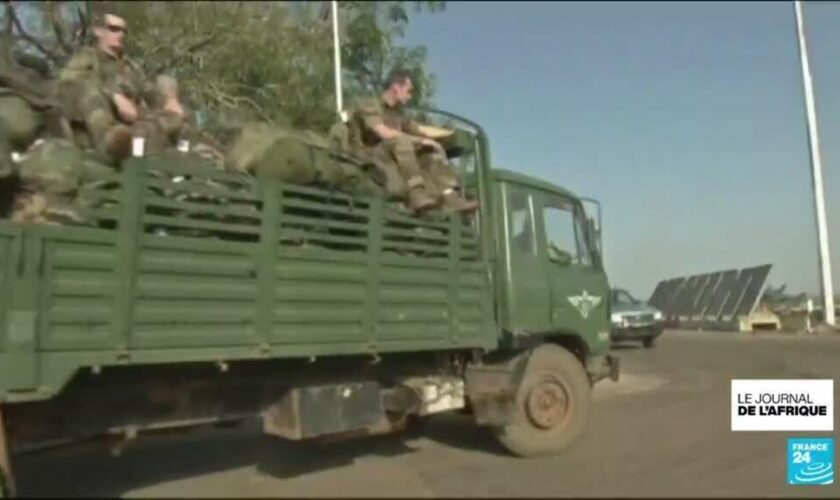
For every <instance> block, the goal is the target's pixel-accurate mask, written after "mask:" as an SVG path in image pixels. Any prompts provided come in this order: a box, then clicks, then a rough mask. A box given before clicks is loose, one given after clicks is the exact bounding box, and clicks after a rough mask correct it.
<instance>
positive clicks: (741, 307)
mask: <svg viewBox="0 0 840 500" xmlns="http://www.w3.org/2000/svg"><path fill="white" fill-rule="evenodd" d="M771 267H772V265H771V264H765V265H763V266H758V267H752V268H748V269H744V270H743V271H741V272H742V273H747V274H748V275H749V276H750V281H749V283H748V284H747V286H746V288H745V290H744V296H743V297H742V298H741V302H740V304H738V309H737V310H736V311H735V314H736V315H737V316H744V315H747V314H752V312H753V309H755V306H756V305H757V304H758V300H759V299H760V298H761V293H762V292H763V291H764V284H765V283H766V282H767V276H768V275H769V274H770V268H771Z"/></svg>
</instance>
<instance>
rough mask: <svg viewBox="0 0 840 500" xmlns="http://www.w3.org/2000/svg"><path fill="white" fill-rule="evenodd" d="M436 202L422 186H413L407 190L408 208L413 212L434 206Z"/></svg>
mask: <svg viewBox="0 0 840 500" xmlns="http://www.w3.org/2000/svg"><path fill="white" fill-rule="evenodd" d="M436 206H437V203H436V202H435V200H434V198H432V197H431V196H429V195H428V193H426V190H425V188H423V187H422V186H418V187H414V188H412V189H411V190H409V192H408V208H410V209H411V210H413V211H415V212H423V211H425V210H430V209H432V208H435V207H436Z"/></svg>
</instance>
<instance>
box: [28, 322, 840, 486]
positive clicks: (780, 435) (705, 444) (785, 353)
mask: <svg viewBox="0 0 840 500" xmlns="http://www.w3.org/2000/svg"><path fill="white" fill-rule="evenodd" d="M615 352H616V354H618V355H619V356H620V357H621V359H622V378H621V380H620V381H619V382H617V383H614V382H610V381H606V382H602V383H600V384H598V386H596V390H595V393H594V394H595V395H594V398H595V404H594V408H593V415H592V419H591V422H590V425H589V427H588V430H587V432H586V434H585V436H584V437H583V438H582V439H581V440H580V441H579V442H578V443H577V444H576V445H575V446H574V448H573V449H571V450H570V451H569V452H568V453H566V454H564V455H561V456H557V457H550V458H542V459H532V460H525V459H519V458H515V457H512V456H510V455H508V454H507V453H506V452H505V451H504V450H503V449H502V448H501V447H500V446H499V445H497V444H496V443H495V442H494V440H493V439H492V437H490V436H489V434H488V433H487V431H485V430H483V429H481V428H478V427H476V426H474V425H473V424H472V423H471V421H470V420H469V417H466V416H463V415H440V416H437V417H434V418H433V419H432V420H431V421H430V422H429V424H428V427H427V429H426V433H425V435H424V437H421V438H414V439H409V438H406V437H399V436H384V437H376V438H368V439H364V440H360V441H358V440H357V441H350V442H343V443H332V444H324V445H317V446H315V445H300V444H298V443H288V442H284V441H280V440H276V439H271V438H267V437H263V436H262V435H261V434H260V431H259V428H258V426H257V425H244V426H241V427H237V428H232V429H213V430H208V431H196V432H193V433H190V434H186V435H179V436H168V437H150V438H146V439H141V440H139V441H138V442H137V444H134V445H132V446H130V447H128V448H127V449H126V450H125V451H124V452H123V454H122V455H121V456H120V457H118V458H114V457H112V456H111V455H110V453H109V452H108V451H107V450H105V449H102V448H100V449H81V450H76V449H70V450H56V451H50V452H46V453H43V454H40V455H31V456H22V457H19V458H18V460H17V462H16V465H17V469H18V478H19V483H20V484H19V486H20V489H21V494H22V495H24V496H29V495H38V496H52V497H57V496H94V497H102V496H127V497H138V496H139V497H209V496H212V497H275V496H280V497H288V496H306V497H315V496H317V497H320V496H329V497H338V496H354V497H371V496H413V497H418V496H422V497H435V496H446V497H452V496H470V497H473V496H494V497H496V496H505V497H508V496H509V497H521V496H529V497H534V496H554V497H556V496H574V497H582V496H589V497H592V496H599V497H604V496H609V497H616V496H618V497H649V496H677V497H687V496H690V497H698V496H703V497H708V496H725V497H736V496H737V497H782V496H785V497H791V496H826V497H835V498H836V497H838V495H840V486H838V483H836V482H835V484H834V485H830V486H788V485H786V481H785V479H786V450H785V447H786V440H787V438H788V437H795V436H800V437H805V436H808V437H830V436H834V435H835V434H836V433H806V434H803V433H786V432H731V431H730V430H729V429H730V421H729V418H730V417H729V397H730V392H729V391H730V389H729V387H730V386H729V381H730V380H731V379H732V378H833V379H840V376H838V375H840V336H834V337H799V338H796V337H792V336H781V335H776V334H772V335H771V334H764V335H754V336H750V335H746V334H734V333H710V332H671V331H669V332H666V333H665V334H664V335H663V336H662V337H660V339H659V342H658V344H657V345H656V346H655V347H654V348H653V349H642V348H641V347H639V346H637V345H636V344H632V343H628V344H624V345H619V346H616V348H615ZM837 392H838V388H837V384H836V383H835V400H838V398H837V396H836V394H837ZM836 419H837V416H836V415H835V420H836ZM835 429H840V426H838V425H837V423H835ZM835 453H836V452H835Z"/></svg>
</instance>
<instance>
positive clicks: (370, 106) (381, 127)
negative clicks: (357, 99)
mask: <svg viewBox="0 0 840 500" xmlns="http://www.w3.org/2000/svg"><path fill="white" fill-rule="evenodd" d="M357 113H358V115H359V118H360V120H361V122H362V125H363V126H364V127H365V128H367V129H369V130H371V131H373V133H375V134H376V135H378V136H379V138H380V139H382V140H383V141H387V140H388V139H393V138H395V137H400V136H406V137H409V138H412V136H411V135H409V134H406V133H404V132H403V131H401V130H398V129H395V128H392V127H389V126H388V125H385V121H384V120H383V119H382V110H380V109H379V106H377V105H376V103H374V102H373V101H365V102H362V103H361V104H360V105H359V109H358V110H357ZM414 139H416V138H414Z"/></svg>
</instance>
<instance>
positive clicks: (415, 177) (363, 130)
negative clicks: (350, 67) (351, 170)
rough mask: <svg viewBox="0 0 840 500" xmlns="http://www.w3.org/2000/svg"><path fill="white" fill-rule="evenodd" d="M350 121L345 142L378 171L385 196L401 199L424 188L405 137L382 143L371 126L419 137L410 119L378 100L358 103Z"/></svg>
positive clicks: (423, 180)
mask: <svg viewBox="0 0 840 500" xmlns="http://www.w3.org/2000/svg"><path fill="white" fill-rule="evenodd" d="M350 120H351V121H350V137H349V143H350V147H351V149H352V150H353V153H355V154H356V155H357V156H360V157H363V158H369V159H370V160H372V161H373V163H374V164H375V165H376V166H377V168H378V169H380V171H381V173H382V174H383V175H384V177H385V179H386V189H387V192H388V194H389V195H391V196H395V197H400V198H402V197H404V196H406V194H407V193H408V192H409V191H410V190H412V189H415V190H420V191H425V190H426V189H427V186H426V179H425V177H424V175H423V171H422V169H421V167H420V163H419V162H418V159H417V153H416V149H415V148H416V146H415V143H414V141H413V140H412V139H411V138H408V137H396V138H393V139H388V140H382V139H380V138H379V136H378V135H376V133H375V132H373V128H374V127H376V126H377V125H379V124H383V123H384V124H385V125H386V126H388V127H390V128H393V129H396V130H400V131H403V132H406V133H409V134H412V135H419V130H418V129H417V124H416V123H415V122H414V121H413V120H411V119H409V118H408V117H407V116H405V115H404V114H403V113H402V111H401V110H400V109H399V108H392V107H390V106H388V105H387V104H386V103H385V102H384V101H383V100H382V98H381V97H375V98H368V99H363V100H361V101H360V102H359V105H358V106H357V108H356V110H355V111H354V112H353V113H352V115H351V118H350Z"/></svg>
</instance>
